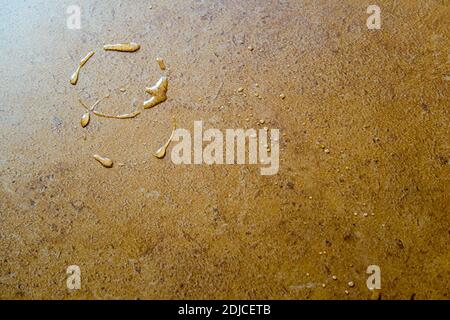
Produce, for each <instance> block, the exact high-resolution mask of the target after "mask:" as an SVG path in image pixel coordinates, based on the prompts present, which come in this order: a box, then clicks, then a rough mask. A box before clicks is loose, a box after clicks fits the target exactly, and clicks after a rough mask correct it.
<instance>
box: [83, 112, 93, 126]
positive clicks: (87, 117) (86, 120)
mask: <svg viewBox="0 0 450 320" xmlns="http://www.w3.org/2000/svg"><path fill="white" fill-rule="evenodd" d="M89 120H91V115H90V114H89V112H86V113H85V114H83V116H82V117H81V126H82V127H83V128H84V127H86V126H87V125H88V124H89Z"/></svg>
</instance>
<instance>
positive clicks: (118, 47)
mask: <svg viewBox="0 0 450 320" xmlns="http://www.w3.org/2000/svg"><path fill="white" fill-rule="evenodd" d="M140 48H141V45H140V44H138V43H135V42H130V43H117V44H105V45H104V46H103V49H104V50H105V51H119V52H135V51H138V50H139V49H140Z"/></svg>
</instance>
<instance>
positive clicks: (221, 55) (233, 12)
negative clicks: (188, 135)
mask: <svg viewBox="0 0 450 320" xmlns="http://www.w3.org/2000/svg"><path fill="white" fill-rule="evenodd" d="M80 3H81V14H82V19H81V29H80V30H69V29H68V28H67V27H66V19H67V17H68V15H67V14H66V9H67V7H68V6H69V5H72V4H73V3H72V2H70V1H57V2H55V1H52V2H49V1H20V2H19V1H13V2H8V4H6V3H2V4H0V18H1V20H0V21H1V24H0V40H1V42H2V43H6V44H8V45H5V46H3V48H2V50H1V51H0V55H1V59H0V73H1V76H2V90H1V93H0V94H1V103H0V137H1V142H0V150H1V152H0V297H2V298H13V299H23V298H34V299H38V298H46V299H60V298H63V299H75V298H95V299H100V298H130V299H134V298H141V299H144V298H179V299H182V298H192V299H195V298H232V299H233V298H234V299H239V298H250V299H265V298H272V299H280V298H282V299H314V298H324V299H331V298H338V299H355V298H361V299H370V298H373V297H374V296H376V297H379V296H381V298H382V299H392V298H401V299H410V298H415V299H425V298H438V299H448V295H449V287H448V283H450V278H449V274H450V273H449V271H450V270H449V269H450V266H449V261H450V251H449V250H448V249H449V235H450V225H449V224H450V218H449V205H450V199H449V191H450V190H449V173H450V172H449V163H450V148H449V136H450V129H449V104H448V96H449V92H448V79H449V78H450V75H449V69H448V63H449V60H448V59H449V56H448V52H449V31H448V24H447V21H448V15H449V7H448V4H446V2H445V1H410V0H407V1H406V0H405V1H378V4H379V5H380V7H381V9H382V18H383V20H382V22H383V24H382V29H381V30H379V31H377V30H368V29H367V27H366V19H367V17H368V14H367V13H366V8H367V6H368V4H369V3H367V2H366V1H359V0H355V1H346V2H345V3H343V2H341V1H253V0H250V1H225V2H223V1H175V0H168V1H152V2H151V8H150V3H149V2H148V1H134V2H133V5H132V6H131V5H128V4H127V3H128V2H126V1H116V2H115V3H116V5H115V6H114V7H112V6H111V5H110V4H108V3H109V2H105V1H80ZM17 39H20V41H18V40H17ZM132 41H133V42H136V43H139V44H140V46H141V47H140V49H139V50H138V51H136V52H133V53H128V52H124V53H117V52H109V51H104V50H102V48H103V45H105V44H109V43H126V42H132ZM92 50H94V51H95V52H96V54H95V55H94V56H93V57H92V58H91V59H90V60H89V63H87V64H86V65H85V66H84V67H83V68H82V71H81V75H80V79H79V80H78V83H77V85H76V86H73V85H71V84H70V83H69V79H70V76H71V75H72V73H73V71H74V68H75V67H76V66H77V65H78V64H79V62H80V58H81V57H84V56H85V55H86V53H87V52H90V51H92ZM157 57H162V58H163V59H164V61H165V63H166V65H167V69H166V70H165V71H164V72H163V71H162V70H160V67H159V65H158V63H155V61H156V58H157ZM163 75H166V76H167V77H168V79H169V82H170V88H169V90H168V92H167V100H166V101H165V102H163V103H161V104H159V105H157V106H155V107H154V108H151V109H148V110H143V111H142V113H141V115H140V116H139V117H136V118H133V119H127V120H115V119H107V118H101V117H95V119H94V118H93V116H92V115H91V119H90V123H89V125H87V126H86V127H85V128H82V127H81V126H80V117H81V115H82V114H81V113H80V112H81V110H83V109H82V108H81V107H80V104H79V101H78V100H79V99H82V101H84V103H85V104H86V105H87V106H91V105H92V104H93V103H94V102H95V101H97V100H98V99H100V98H102V97H104V96H106V95H110V99H108V100H104V101H103V102H102V110H108V114H123V113H124V110H126V109H127V108H129V107H130V103H131V101H133V99H137V101H138V105H142V103H143V101H144V100H145V99H148V98H149V95H148V94H147V93H146V92H145V87H146V86H147V85H149V84H153V83H156V82H157V81H158V79H160V78H161V76H163ZM122 88H126V89H125V90H121V89H122ZM238 88H242V90H241V91H239V92H238ZM103 108H104V109H103ZM83 112H86V111H85V110H83ZM172 118H176V119H177V127H179V128H185V129H188V130H192V128H193V123H194V121H195V120H203V121H204V127H205V128H218V129H220V130H223V129H226V128H255V129H258V128H262V127H268V128H277V129H280V141H279V143H280V170H279V172H278V174H276V175H273V176H262V175H260V170H259V167H257V166H252V165H234V166H231V165H191V166H188V165H175V164H173V163H172V162H171V160H170V157H169V156H166V157H165V158H164V159H162V160H160V159H156V158H155V157H154V156H153V153H154V151H155V150H157V149H158V148H159V147H160V146H161V142H163V141H166V139H167V137H168V136H169V134H170V128H169V126H168V123H170V121H171V119H172ZM94 120H95V121H94ZM168 152H170V147H169V151H168ZM93 154H100V155H108V157H109V158H110V159H113V160H114V162H115V163H117V166H116V165H114V167H113V168H110V169H106V168H104V167H102V166H101V165H100V164H99V163H98V162H97V161H95V160H94V159H93V157H92V155H93ZM69 265H78V266H80V268H81V272H82V275H81V279H82V288H81V290H76V291H69V290H68V289H67V288H66V277H67V275H66V268H67V267H68V266H69ZM369 265H378V266H380V268H381V276H382V289H381V292H377V293H376V294H374V293H372V292H371V291H370V290H368V289H367V287H366V279H367V277H368V275H367V274H366V269H367V267H368V266H369ZM333 275H334V276H336V280H334V279H333V278H332V277H333ZM350 282H352V283H353V286H349V283H350ZM323 284H325V286H323Z"/></svg>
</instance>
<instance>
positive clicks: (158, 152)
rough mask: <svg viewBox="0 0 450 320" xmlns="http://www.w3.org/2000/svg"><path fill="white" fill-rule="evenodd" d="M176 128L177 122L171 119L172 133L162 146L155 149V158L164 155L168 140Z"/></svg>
mask: <svg viewBox="0 0 450 320" xmlns="http://www.w3.org/2000/svg"><path fill="white" fill-rule="evenodd" d="M176 128H177V124H176V122H175V120H173V128H172V134H171V135H170V137H169V139H168V140H167V142H166V143H165V144H164V145H163V146H162V147H160V148H159V149H158V150H156V152H155V153H154V154H153V155H154V156H155V157H156V158H158V159H162V158H164V157H165V156H166V152H167V147H168V146H169V144H170V142H171V141H172V139H173V135H174V134H175V130H176Z"/></svg>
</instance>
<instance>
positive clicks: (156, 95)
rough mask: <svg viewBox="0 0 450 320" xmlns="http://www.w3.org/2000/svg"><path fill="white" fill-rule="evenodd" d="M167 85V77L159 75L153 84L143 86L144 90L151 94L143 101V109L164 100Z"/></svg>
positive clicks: (165, 98)
mask: <svg viewBox="0 0 450 320" xmlns="http://www.w3.org/2000/svg"><path fill="white" fill-rule="evenodd" d="M168 86H169V82H168V81H167V77H161V78H160V79H159V80H158V82H156V84H155V85H154V86H152V87H150V88H145V92H147V93H149V94H151V95H152V97H151V98H150V99H148V100H147V101H145V102H144V109H149V108H153V107H154V106H156V105H157V104H160V103H161V102H164V101H166V100H167V88H168Z"/></svg>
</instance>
